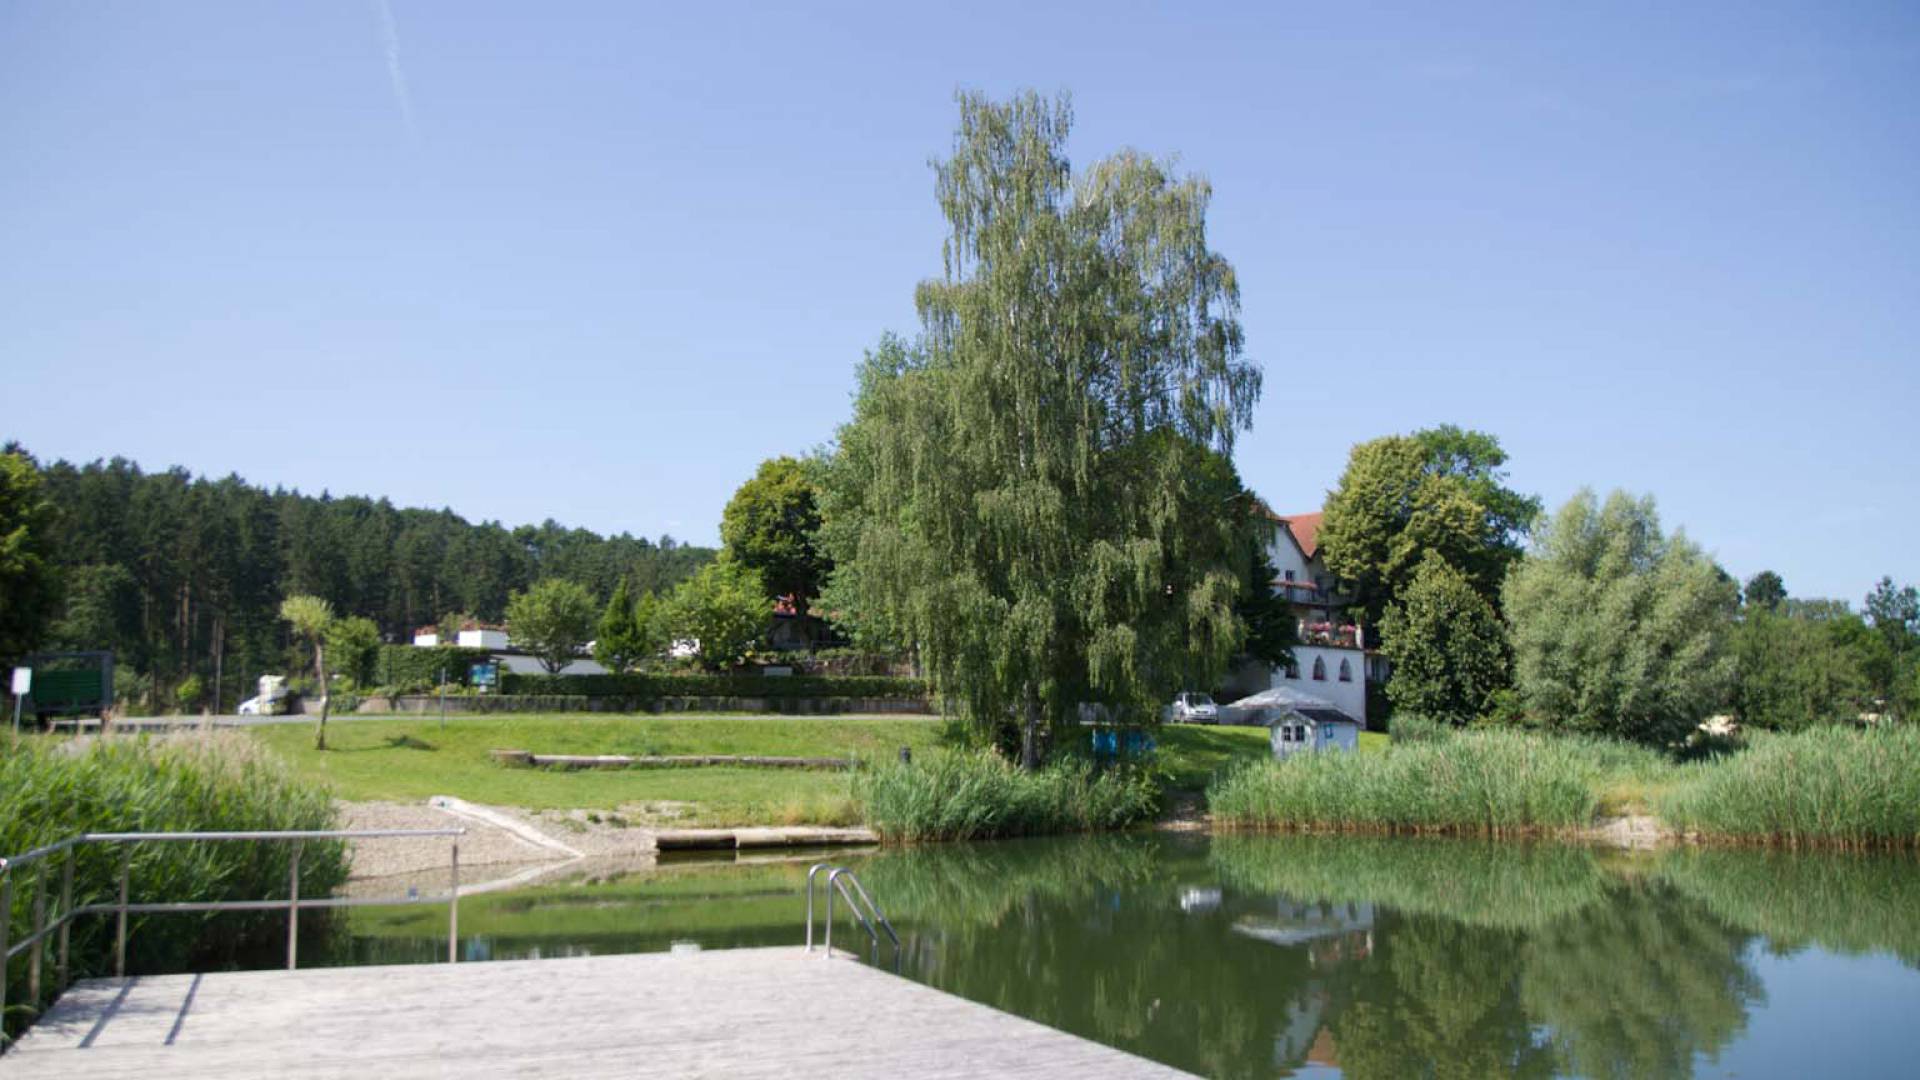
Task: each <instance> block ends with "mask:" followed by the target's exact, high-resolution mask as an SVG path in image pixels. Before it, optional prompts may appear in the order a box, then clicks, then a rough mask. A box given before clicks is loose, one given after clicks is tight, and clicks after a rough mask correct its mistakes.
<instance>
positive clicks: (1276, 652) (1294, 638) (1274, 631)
mask: <svg viewBox="0 0 1920 1080" xmlns="http://www.w3.org/2000/svg"><path fill="white" fill-rule="evenodd" d="M1249 565H1250V566H1251V568H1252V572H1251V573H1250V574H1249V575H1248V577H1247V580H1246V581H1245V582H1244V583H1243V584H1242V586H1241V589H1240V595H1239V597H1238V598H1237V599H1235V600H1234V602H1233V612H1234V615H1235V617H1237V618H1238V619H1239V620H1240V622H1241V625H1243V626H1244V627H1245V628H1246V638H1245V641H1244V642H1243V643H1242V644H1241V646H1240V652H1241V654H1242V655H1244V656H1247V657H1250V658H1252V659H1254V660H1258V661H1260V662H1261V663H1263V664H1265V665H1267V666H1268V667H1282V668H1283V667H1287V666H1289V665H1290V664H1292V663H1293V647H1294V646H1295V645H1298V644H1299V643H1300V620H1299V618H1298V617H1297V616H1296V615H1295V614H1294V611H1293V604H1292V602H1291V601H1289V600H1288V599H1287V598H1286V597H1284V596H1281V595H1280V594H1279V593H1277V592H1275V591H1274V588H1273V582H1274V579H1276V578H1278V577H1279V576H1280V571H1279V570H1277V569H1275V568H1274V565H1273V560H1272V559H1271V558H1270V557H1269V556H1268V555H1267V549H1266V547H1265V546H1264V545H1262V546H1260V547H1259V548H1258V549H1257V550H1256V551H1255V552H1254V554H1253V556H1252V557H1251V559H1250V560H1249Z"/></svg>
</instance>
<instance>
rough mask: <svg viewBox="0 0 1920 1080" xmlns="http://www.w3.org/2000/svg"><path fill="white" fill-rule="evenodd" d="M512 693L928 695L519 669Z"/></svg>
mask: <svg viewBox="0 0 1920 1080" xmlns="http://www.w3.org/2000/svg"><path fill="white" fill-rule="evenodd" d="M500 689H501V692H502V693H507V694H543V695H546V694H551V695H561V696H565V695H579V696H583V697H606V698H635V699H639V700H647V701H651V700H654V699H657V698H663V697H759V698H807V697H823V698H830V697H904V698H924V697H926V696H927V684H926V680H924V679H889V678H875V677H870V676H843V677H831V676H819V675H787V676H768V675H515V674H507V675H505V676H503V677H502V679H501V687H500Z"/></svg>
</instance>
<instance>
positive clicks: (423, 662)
mask: <svg viewBox="0 0 1920 1080" xmlns="http://www.w3.org/2000/svg"><path fill="white" fill-rule="evenodd" d="M492 658H493V653H491V652H489V651H488V650H486V649H462V648H460V647H458V646H455V645H434V646H430V647H422V646H418V645H382V646H380V655H379V656H377V657H375V658H374V662H373V681H374V683H375V684H376V685H379V686H400V687H419V688H422V689H426V688H431V687H436V686H439V685H440V673H441V672H442V671H445V672H446V673H447V685H449V686H465V685H467V673H468V671H469V669H471V668H472V667H473V665H475V664H480V663H485V662H486V661H488V660H491V659H492Z"/></svg>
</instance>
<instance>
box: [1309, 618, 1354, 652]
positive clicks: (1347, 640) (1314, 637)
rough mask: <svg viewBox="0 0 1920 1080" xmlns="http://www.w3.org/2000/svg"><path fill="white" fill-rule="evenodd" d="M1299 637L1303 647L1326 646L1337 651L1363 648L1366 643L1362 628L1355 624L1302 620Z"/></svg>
mask: <svg viewBox="0 0 1920 1080" xmlns="http://www.w3.org/2000/svg"><path fill="white" fill-rule="evenodd" d="M1299 635H1300V644H1302V645H1326V646H1329V647H1332V648H1336V649H1358V648H1362V647H1363V643H1364V641H1365V635H1364V634H1363V633H1362V631H1361V629H1360V627H1358V626H1356V625H1354V624H1353V623H1330V622H1308V621H1307V620H1305V619H1302V620H1300V623H1299Z"/></svg>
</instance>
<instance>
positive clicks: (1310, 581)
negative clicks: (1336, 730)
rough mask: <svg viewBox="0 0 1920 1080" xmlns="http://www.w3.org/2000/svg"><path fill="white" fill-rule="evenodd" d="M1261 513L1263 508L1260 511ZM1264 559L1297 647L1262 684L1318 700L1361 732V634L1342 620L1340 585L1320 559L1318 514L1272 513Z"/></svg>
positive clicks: (1364, 684)
mask: <svg viewBox="0 0 1920 1080" xmlns="http://www.w3.org/2000/svg"><path fill="white" fill-rule="evenodd" d="M1263 509H1264V508H1263ZM1266 514H1267V517H1268V518H1270V519H1271V520H1272V521H1273V523H1274V525H1275V528H1274V535H1273V541H1272V543H1270V544H1269V545H1268V546H1267V557H1268V558H1269V559H1270V560H1272V562H1273V567H1274V570H1275V571H1276V572H1277V573H1278V574H1279V576H1278V577H1276V578H1274V580H1273V590H1274V592H1275V593H1277V594H1279V595H1283V596H1285V597H1286V598H1287V599H1288V600H1290V601H1292V603H1293V610H1294V614H1295V615H1296V616H1297V617H1298V618H1299V632H1300V644H1298V645H1296V646H1294V649H1293V656H1294V664H1293V666H1292V667H1289V668H1281V669H1275V670H1274V671H1273V672H1272V674H1271V677H1270V679H1269V681H1268V685H1270V686H1274V687H1283V686H1284V687H1292V688H1295V689H1299V690H1302V691H1304V692H1306V693H1308V694H1311V695H1312V696H1314V697H1317V698H1323V699H1325V700H1326V701H1327V702H1329V703H1330V704H1332V706H1333V707H1334V708H1336V709H1339V710H1340V711H1341V712H1343V713H1346V714H1347V715H1348V716H1351V717H1353V718H1354V720H1356V721H1357V722H1358V723H1359V725H1360V726H1361V727H1362V728H1364V727H1366V725H1367V677H1368V674H1369V672H1370V670H1372V669H1370V668H1369V666H1368V663H1367V659H1368V658H1367V649H1366V631H1365V629H1364V628H1363V627H1361V626H1358V625H1356V624H1354V623H1351V622H1348V621H1347V620H1346V618H1345V612H1346V606H1347V602H1348V599H1347V597H1346V595H1345V593H1344V591H1343V590H1342V589H1341V583H1340V581H1339V579H1338V578H1336V577H1335V576H1334V575H1333V574H1332V573H1331V572H1329V571H1328V570H1327V565H1326V562H1325V561H1324V560H1322V559H1321V557H1320V546H1319V543H1318V539H1319V532H1320V512H1319V511H1317V510H1316V511H1314V512H1313V513H1311V514H1276V513H1274V512H1273V511H1271V510H1267V511H1266Z"/></svg>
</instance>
